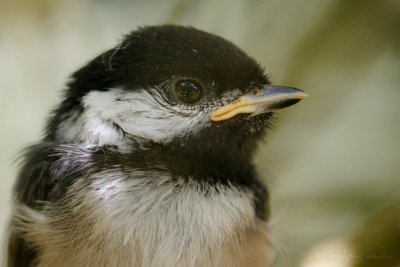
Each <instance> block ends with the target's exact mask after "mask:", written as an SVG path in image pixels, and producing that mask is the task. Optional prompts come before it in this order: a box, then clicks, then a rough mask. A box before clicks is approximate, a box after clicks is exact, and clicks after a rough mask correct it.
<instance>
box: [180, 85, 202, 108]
mask: <svg viewBox="0 0 400 267" xmlns="http://www.w3.org/2000/svg"><path fill="white" fill-rule="evenodd" d="M174 90H175V94H176V97H177V98H178V99H179V100H180V101H182V102H184V103H187V104H192V103H195V102H197V101H199V100H200V99H201V98H202V96H203V87H202V85H201V83H200V82H198V81H196V80H189V79H179V80H177V81H176V82H175V84H174Z"/></svg>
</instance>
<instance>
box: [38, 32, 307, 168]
mask: <svg viewBox="0 0 400 267" xmlns="http://www.w3.org/2000/svg"><path fill="white" fill-rule="evenodd" d="M305 96H306V94H305V93H304V92H303V91H301V90H299V89H295V88H290V87H282V86H276V85H272V84H270V82H269V81H268V79H267V77H266V75H265V74H264V70H263V69H262V68H261V67H260V66H259V65H258V64H257V63H256V61H254V60H253V59H252V58H250V57H249V56H247V55H246V54H245V53H244V52H243V51H242V50H240V49H239V48H238V47H236V46H235V45H233V44H232V43H230V42H229V41H226V40H225V39H223V38H220V37H218V36H215V35H212V34H209V33H206V32H203V31H199V30H196V29H194V28H188V27H179V26H155V27H145V28H141V29H139V30H137V31H134V32H132V33H131V34H129V35H127V36H125V37H124V39H123V40H122V41H121V42H120V43H119V44H118V46H117V47H115V48H113V49H111V50H108V51H106V52H104V53H102V54H101V55H100V56H98V57H96V58H95V59H94V60H92V61H91V62H89V63H88V64H87V65H86V66H84V67H82V68H81V69H80V70H78V71H77V72H75V73H74V74H73V75H72V77H71V80H70V82H69V83H68V86H67V90H66V91H65V97H64V100H63V102H62V103H61V105H60V106H59V107H58V108H57V109H56V110H55V112H54V114H53V116H52V118H51V119H50V122H49V124H48V128H47V134H46V139H47V140H51V141H56V142H60V143H71V142H73V143H82V144H84V145H87V146H105V145H106V146H115V147H116V148H117V149H118V150H119V151H121V152H123V153H130V152H132V151H133V150H138V149H139V150H149V149H150V150H151V149H153V150H154V149H156V150H157V149H158V150H159V151H163V152H165V151H172V152H173V153H175V155H176V154H180V155H182V158H188V157H190V158H193V159H195V160H197V161H202V160H204V158H210V157H211V158H214V159H216V158H221V157H222V158H225V159H230V158H231V159H232V161H234V160H233V158H235V159H239V160H240V159H242V158H246V157H249V156H251V155H252V153H253V151H254V150H255V147H256V143H257V141H258V140H259V139H260V138H261V137H262V136H263V134H264V132H265V130H266V129H267V128H268V127H269V125H270V120H271V118H272V116H273V114H274V112H275V111H276V110H278V109H281V108H284V107H287V106H290V105H292V104H294V103H296V102H298V101H299V100H301V99H303V98H304V97H305ZM172 152H171V153H172Z"/></svg>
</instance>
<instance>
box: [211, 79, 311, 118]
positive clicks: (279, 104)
mask: <svg viewBox="0 0 400 267" xmlns="http://www.w3.org/2000/svg"><path fill="white" fill-rule="evenodd" d="M306 97H307V94H306V93H304V92H303V91H302V90H300V89H296V88H292V87H285V86H277V85H270V84H268V85H264V86H263V87H262V88H261V89H256V90H254V91H253V92H250V93H249V94H245V95H242V96H241V97H239V98H238V99H236V100H234V101H233V102H231V103H229V104H227V105H225V106H222V107H220V108H218V109H217V110H216V111H215V112H214V113H213V114H211V120H213V121H223V120H227V119H229V118H232V117H234V116H236V115H237V114H242V113H249V114H250V116H256V115H259V114H263V113H266V112H271V111H275V110H277V109H282V108H286V107H289V106H291V105H294V104H296V103H297V102H299V101H300V100H302V99H304V98H306Z"/></svg>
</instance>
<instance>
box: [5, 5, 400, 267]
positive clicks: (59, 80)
mask: <svg viewBox="0 0 400 267" xmlns="http://www.w3.org/2000/svg"><path fill="white" fill-rule="evenodd" d="M163 23H174V24H181V25H191V26H195V27H197V28H200V29H203V30H206V31H209V32H212V33H216V34H218V35H221V36H223V37H225V38H226V39H229V40H231V41H233V42H234V43H236V44H237V45H239V46H240V47H242V48H243V49H244V50H245V51H246V52H247V53H248V54H250V55H251V56H252V57H254V58H256V59H257V60H258V61H259V62H260V63H261V64H262V65H264V66H265V67H266V72H267V73H269V74H270V77H271V79H272V81H273V82H274V83H277V84H283V85H290V86H295V87H298V88H301V89H304V90H305V91H306V92H307V93H308V94H309V98H308V99H306V100H304V101H303V102H301V103H300V104H299V105H296V106H294V107H293V108H290V109H287V110H284V111H282V112H281V113H280V119H279V120H278V121H277V123H276V130H274V131H272V132H270V133H269V135H268V137H267V138H266V141H267V142H266V143H265V144H263V146H262V148H261V150H260V153H259V155H258V157H257V164H258V166H259V167H260V172H261V174H262V175H263V177H264V178H265V179H266V180H267V181H268V183H269V185H270V186H271V190H272V207H273V210H272V212H273V218H272V221H273V227H274V229H275V232H276V233H277V234H276V236H277V237H276V239H277V240H278V243H279V247H280V250H281V253H280V256H279V258H278V262H277V265H276V266H279V267H288V266H298V265H300V261H301V260H304V259H306V260H307V258H313V255H314V256H315V254H307V253H308V251H309V249H310V248H311V247H314V246H315V245H317V244H320V243H321V242H323V243H324V242H326V240H337V239H338V238H339V239H341V240H343V238H344V239H346V238H347V237H349V236H352V235H353V234H354V233H355V232H357V231H359V230H358V229H360V227H365V225H367V226H368V224H366V222H368V221H369V220H370V218H371V216H372V217H373V216H374V214H380V212H384V211H385V207H388V206H391V205H392V204H394V205H396V203H398V202H400V194H399V189H400V177H399V176H400V141H399V140H400V139H399V138H400V105H399V102H400V88H399V87H400V1H396V0H393V1H390V0H388V1H386V0H383V1H373V0H365V1H356V0H353V1H348V0H324V1H316V0H315V1H306V0H297V1H294V0H291V1H290V0H265V1H262V0H250V1H241V0H221V1H212V0H196V1H195V0H187V1H184V0H168V1H150V0H135V1H128V0H114V1H111V0H109V1H106V0H68V1H62V0H60V1H57V0H35V1H31V0H25V1H21V0H14V1H13V0H0V118H1V127H0V128H1V130H0V142H1V143H0V231H1V232H4V230H5V228H6V225H7V219H8V212H9V208H10V198H11V188H12V184H13V181H14V177H15V172H16V166H14V165H13V162H14V160H15V158H16V155H17V153H18V151H19V150H21V149H22V148H23V147H24V146H26V145H28V144H30V143H33V142H35V141H36V140H38V139H39V138H40V136H41V130H42V128H43V125H44V121H45V118H46V116H47V114H48V112H49V110H50V109H51V108H52V107H54V106H55V105H56V104H57V103H58V101H59V99H60V98H59V96H60V91H61V90H62V88H63V87H64V83H65V81H66V79H67V77H68V75H69V74H70V73H71V72H72V71H74V70H75V69H77V68H78V67H80V66H82V65H83V64H85V62H87V61H88V60H89V59H91V58H92V57H94V56H96V55H97V54H99V53H100V52H102V51H104V50H106V49H107V48H110V47H112V46H114V45H115V44H116V43H117V41H118V40H120V38H121V36H122V34H125V33H127V32H129V31H131V30H133V29H135V28H137V27H138V26H144V25H153V24H163ZM396 214H397V215H398V214H400V209H397V210H396V209H394V210H393V209H392V210H391V211H390V212H389V215H388V216H389V217H391V216H392V215H396ZM375 216H378V217H379V215H375ZM397 217H399V216H397ZM399 221H400V220H399ZM397 225H399V227H398V231H400V230H399V229H400V222H399V223H398V224H397ZM368 227H370V228H373V227H374V226H373V224H371V225H370V226H368ZM368 227H367V229H368ZM371 242H373V241H371ZM399 243H400V242H399ZM0 256H1V254H0ZM314 258H315V257H314ZM337 261H338V262H339V263H341V262H342V261H343V262H344V261H345V259H343V258H340V257H339V258H338V260H337ZM316 266H320V267H321V266H323V264H320V265H316ZM329 266H331V265H329ZM332 266H333V265H332ZM335 266H336V265H335ZM337 266H339V265H337ZM340 266H342V265H340ZM378 266H379V265H378ZM380 266H381V267H385V266H386V265H385V264H381V265H380ZM387 266H389V265H387Z"/></svg>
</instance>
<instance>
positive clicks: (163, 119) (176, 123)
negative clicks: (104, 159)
mask: <svg viewBox="0 0 400 267" xmlns="http://www.w3.org/2000/svg"><path fill="white" fill-rule="evenodd" d="M83 105H84V112H83V113H82V114H80V116H79V117H78V116H77V115H76V114H74V113H71V115H70V117H69V118H68V119H66V120H64V122H62V123H61V124H60V126H59V128H58V131H57V133H58V137H59V139H61V140H64V141H78V142H84V143H88V144H95V145H104V144H117V145H118V144H119V143H120V142H123V141H122V138H123V133H122V132H121V131H119V130H118V127H120V128H121V129H122V130H123V131H124V132H126V133H128V134H130V135H132V136H133V137H135V136H136V137H140V138H143V139H147V140H151V141H154V142H159V143H166V142H168V141H171V140H172V139H174V138H182V137H185V136H188V135H190V134H192V133H195V132H197V131H199V130H200V129H202V128H204V127H207V125H208V124H210V119H209V118H210V115H209V114H210V111H209V110H204V109H200V108H193V109H189V108H187V107H183V106H181V105H171V104H170V103H168V102H167V101H166V100H165V99H164V98H163V96H162V95H160V93H159V92H158V90H156V89H146V90H145V89H141V90H137V91H131V92H127V91H123V90H121V89H110V90H109V91H106V92H101V91H92V92H90V93H88V94H87V95H86V96H84V97H83ZM115 125H118V127H115Z"/></svg>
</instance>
